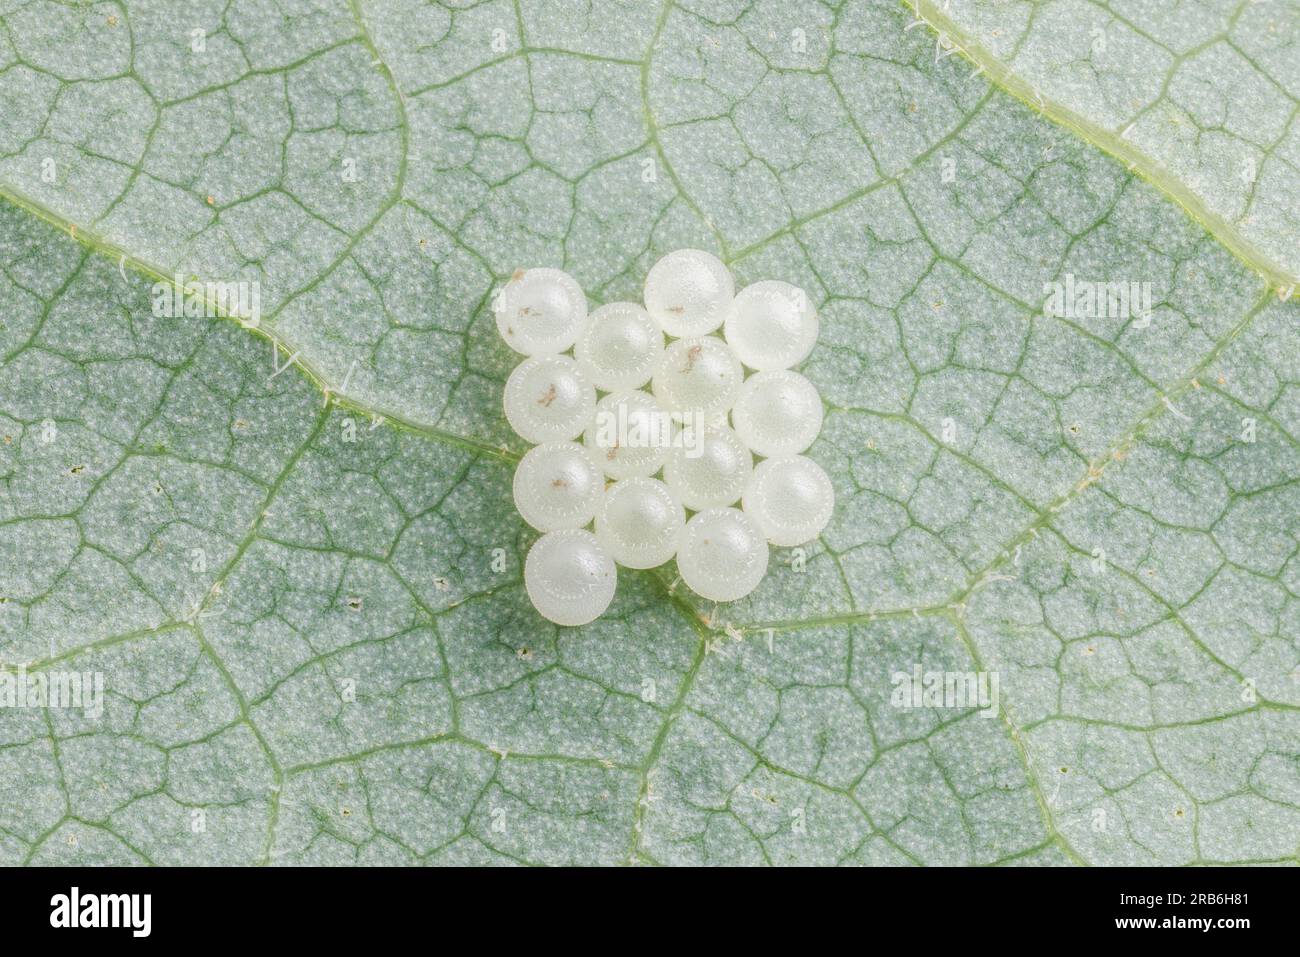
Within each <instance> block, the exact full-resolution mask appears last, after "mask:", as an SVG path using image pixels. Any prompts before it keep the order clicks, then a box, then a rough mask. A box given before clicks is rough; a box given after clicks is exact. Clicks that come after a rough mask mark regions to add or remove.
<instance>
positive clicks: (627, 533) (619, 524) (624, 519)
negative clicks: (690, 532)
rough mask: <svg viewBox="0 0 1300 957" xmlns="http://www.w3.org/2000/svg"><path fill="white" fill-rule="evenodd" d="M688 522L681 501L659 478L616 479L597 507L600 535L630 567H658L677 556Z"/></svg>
mask: <svg viewBox="0 0 1300 957" xmlns="http://www.w3.org/2000/svg"><path fill="white" fill-rule="evenodd" d="M685 525H686V510H685V509H684V508H682V503H681V500H680V499H678V497H677V496H676V495H674V494H673V493H672V491H671V490H669V488H668V486H667V485H665V484H664V483H663V482H660V481H659V480H658V479H652V478H644V477H637V478H627V479H623V480H622V481H619V482H615V483H614V484H613V485H611V486H609V488H607V489H606V490H605V494H604V495H603V496H602V497H601V500H600V507H599V508H598V509H597V510H596V538H597V539H598V540H599V541H600V543H601V544H602V545H604V546H605V548H606V549H607V550H608V551H609V553H610V555H611V556H613V558H614V561H616V562H618V564H620V565H624V566H626V567H628V568H654V567H655V566H656V565H662V564H663V563H664V562H666V561H668V559H670V558H672V557H673V556H674V555H676V554H677V544H678V542H679V541H680V539H681V535H682V529H683V528H684V527H685Z"/></svg>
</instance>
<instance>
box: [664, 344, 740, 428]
mask: <svg viewBox="0 0 1300 957" xmlns="http://www.w3.org/2000/svg"><path fill="white" fill-rule="evenodd" d="M744 377H745V372H744V370H743V369H742V368H741V367H740V360H738V359H737V358H736V355H735V353H734V352H732V351H731V349H730V347H729V346H728V345H727V344H726V343H725V342H723V341H722V340H721V339H719V338H717V337H716V336H701V337H699V338H697V339H678V340H677V341H676V342H674V343H673V344H672V345H670V346H669V347H668V348H667V349H665V350H664V354H663V356H661V357H660V359H659V365H658V367H657V368H656V369H655V374H654V380H653V382H652V386H651V387H652V389H653V390H654V394H655V398H656V399H658V400H659V404H660V405H662V406H663V407H664V408H665V409H667V410H668V411H669V412H673V413H675V414H677V415H678V416H688V415H691V414H693V413H697V414H700V415H704V416H716V415H721V414H725V413H726V412H727V411H728V410H729V409H730V408H731V406H732V404H733V403H734V402H735V401H736V396H737V394H739V392H740V386H741V383H742V382H743V381H744Z"/></svg>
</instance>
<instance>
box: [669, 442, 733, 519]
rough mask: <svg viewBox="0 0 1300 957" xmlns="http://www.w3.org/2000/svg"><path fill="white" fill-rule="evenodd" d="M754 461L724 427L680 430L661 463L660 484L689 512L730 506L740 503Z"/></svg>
mask: <svg viewBox="0 0 1300 957" xmlns="http://www.w3.org/2000/svg"><path fill="white" fill-rule="evenodd" d="M753 469H754V457H753V456H752V455H751V454H750V452H749V449H748V448H746V446H745V443H744V442H742V441H741V440H740V437H739V436H737V435H736V433H735V432H734V431H732V430H731V429H729V428H727V427H726V426H725V425H724V426H708V427H707V428H704V429H699V428H690V429H683V430H682V431H681V432H680V433H679V434H678V435H677V436H676V437H675V438H674V440H673V448H672V450H671V451H670V452H669V453H668V458H667V461H665V462H664V481H665V482H666V483H667V484H668V487H669V488H670V489H672V490H673V492H674V493H675V494H676V495H677V496H678V498H680V499H681V500H682V504H683V505H685V506H686V507H687V508H690V509H696V510H698V509H702V508H710V507H714V506H720V505H731V504H732V503H734V502H736V501H737V500H739V499H740V496H741V495H742V494H743V493H744V491H745V485H746V483H747V482H748V481H749V476H750V474H751V473H752V472H753Z"/></svg>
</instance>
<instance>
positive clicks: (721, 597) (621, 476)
mask: <svg viewBox="0 0 1300 957" xmlns="http://www.w3.org/2000/svg"><path fill="white" fill-rule="evenodd" d="M643 298H644V305H642V304H639V303H634V302H611V303H608V304H607V305H604V306H601V307H600V308H599V309H596V310H594V311H593V312H590V313H588V311H587V298H586V296H585V295H584V293H583V291H582V288H581V287H580V286H579V285H578V283H577V282H576V281H575V280H574V278H573V277H572V276H570V275H569V274H568V273H566V272H563V271H562V270H559V269H549V268H538V269H528V270H521V271H519V272H517V273H515V275H514V276H513V277H512V278H511V280H510V281H509V282H508V283H506V285H505V287H504V288H503V289H502V290H501V292H500V294H499V295H498V296H497V298H496V301H495V303H494V312H495V314H496V322H497V329H498V331H499V332H500V333H501V337H502V338H503V339H504V340H505V341H506V344H507V345H509V346H510V348H512V349H514V350H515V351H516V352H519V353H522V354H523V355H524V356H526V357H527V358H525V359H524V361H522V362H521V363H519V365H518V366H517V367H516V368H515V370H514V372H512V373H511V374H510V378H509V379H508V380H507V382H506V387H505V414H506V420H507V421H508V422H509V423H510V426H511V428H513V429H514V430H515V432H517V433H518V434H519V436H520V437H521V438H523V439H524V440H526V441H528V442H530V443H533V444H534V447H533V448H532V449H530V450H529V452H528V453H527V454H526V455H525V456H524V457H523V459H522V460H521V461H520V462H519V465H518V468H517V469H516V470H515V479H514V498H515V506H516V507H517V508H518V509H519V514H520V515H521V516H522V517H523V519H524V521H526V522H527V523H528V524H529V525H531V526H532V527H533V528H535V529H537V530H538V531H539V532H541V533H542V536H541V538H539V539H538V540H537V541H536V542H535V543H534V544H533V547H532V549H531V550H530V551H529V553H528V559H527V561H526V562H525V563H524V585H525V587H526V588H527V591H528V597H529V598H530V599H531V600H532V602H533V605H534V606H535V607H536V608H537V610H538V612H540V613H541V615H542V617H544V618H546V619H548V620H549V621H553V622H555V623H556V624H560V625H583V624H586V623H587V622H590V621H593V620H595V619H596V618H598V617H600V615H601V614H602V613H603V612H604V611H605V609H606V608H608V607H609V603H610V602H611V601H612V600H613V598H614V590H615V587H616V585H617V579H618V572H617V566H618V565H622V566H624V567H626V568H654V567H656V566H658V565H662V564H664V563H665V562H667V561H670V560H671V559H674V558H675V559H676V560H677V570H678V573H679V574H680V575H681V578H682V580H683V581H684V582H685V583H686V584H687V585H688V586H689V587H690V588H691V589H692V590H693V591H695V592H696V593H697V594H699V595H700V596H701V597H703V598H706V599H711V600H713V601H735V600H736V599H739V598H743V597H744V596H745V595H748V594H749V593H750V592H751V591H753V590H754V589H755V588H757V587H758V584H759V582H761V581H762V580H763V576H764V575H765V574H766V573H767V563H768V546H769V544H772V545H778V546H790V545H802V544H804V543H805V542H808V541H811V540H812V539H814V538H816V537H817V536H818V535H819V534H821V531H822V529H824V528H825V527H826V524H827V523H828V522H829V521H830V518H831V513H832V511H834V507H835V493H834V490H833V489H832V487H831V482H830V479H829V478H828V477H827V476H826V473H825V472H824V471H823V470H822V468H821V466H820V465H818V464H817V463H816V462H814V461H813V460H812V459H810V458H807V457H806V456H804V455H803V454H802V453H803V452H804V451H806V450H807V449H808V447H809V446H810V445H812V443H813V441H814V440H815V439H816V438H817V435H818V433H819V432H820V431H821V426H822V402H821V396H820V395H818V393H817V389H816V388H815V387H814V386H813V384H812V383H811V382H809V381H808V380H807V379H805V378H804V377H803V376H802V375H800V374H799V373H798V372H795V371H793V369H792V367H793V366H796V365H798V364H799V363H800V362H802V361H803V360H804V359H805V358H807V356H808V354H809V352H811V351H812V348H813V346H814V345H815V344H816V342H817V332H818V318H817V312H816V310H815V309H814V308H813V306H812V303H811V301H810V300H809V298H808V296H807V294H805V293H804V291H803V290H802V289H799V288H798V287H797V286H792V285H790V284H789V283H786V282H780V281H777V280H764V281H761V282H756V283H754V284H753V285H751V286H747V287H745V288H744V289H741V290H740V291H739V292H737V291H736V288H735V284H734V282H733V281H732V278H731V273H730V272H728V270H727V267H726V266H725V265H724V264H723V263H722V261H721V260H719V259H718V258H717V257H716V256H713V255H711V254H710V253H707V252H703V251H702V250H698V249H679V250H677V251H676V252H673V253H669V254H668V255H667V256H664V257H663V258H662V259H660V260H659V261H658V262H657V263H655V264H654V266H653V267H652V268H651V269H650V272H649V274H648V275H647V276H646V281H645V291H644V297H643ZM719 332H720V333H721V335H719ZM747 373H748V377H746V376H747ZM598 392H600V393H603V394H602V395H600V396H599V397H598V395H597V393H598ZM756 455H757V456H759V457H760V458H761V461H759V462H758V464H757V465H755V463H754V457H755V456H756ZM737 503H739V507H737Z"/></svg>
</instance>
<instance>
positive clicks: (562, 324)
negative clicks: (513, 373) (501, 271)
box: [493, 267, 587, 356]
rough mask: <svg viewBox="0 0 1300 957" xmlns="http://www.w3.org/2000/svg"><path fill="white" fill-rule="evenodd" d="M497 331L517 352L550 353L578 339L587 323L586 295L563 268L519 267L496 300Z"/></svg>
mask: <svg viewBox="0 0 1300 957" xmlns="http://www.w3.org/2000/svg"><path fill="white" fill-rule="evenodd" d="M493 313H494V314H495V316H496V321H497V331H498V332H500V333H501V338H502V339H504V340H505V341H506V345H508V346H510V348H511V349H514V350H515V351H516V352H522V353H523V354H524V355H526V356H549V355H555V354H556V353H559V352H563V351H565V350H566V349H568V348H569V347H570V346H572V345H573V344H574V342H576V341H577V339H578V336H579V335H580V334H581V333H582V330H583V328H584V327H585V326H586V324H587V297H586V296H585V295H584V294H583V292H582V287H581V286H579V285H578V283H577V280H575V279H574V278H573V277H572V276H570V275H569V274H568V273H567V272H565V271H564V270H562V269H550V268H546V267H540V268H537V269H527V270H520V271H518V272H516V273H515V274H514V276H512V277H511V278H510V281H509V282H507V283H506V284H505V286H503V287H502V288H501V291H500V292H499V293H498V294H497V296H496V299H495V300H494V302H493Z"/></svg>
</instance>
